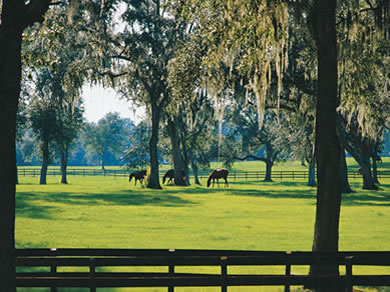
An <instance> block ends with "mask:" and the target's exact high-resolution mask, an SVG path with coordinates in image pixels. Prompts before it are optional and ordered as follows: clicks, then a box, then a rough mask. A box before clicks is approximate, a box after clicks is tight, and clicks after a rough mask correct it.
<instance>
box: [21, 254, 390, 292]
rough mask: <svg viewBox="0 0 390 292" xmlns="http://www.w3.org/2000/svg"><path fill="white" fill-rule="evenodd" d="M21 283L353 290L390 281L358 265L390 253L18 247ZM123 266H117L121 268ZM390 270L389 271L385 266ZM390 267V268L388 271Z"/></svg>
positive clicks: (383, 260) (382, 261)
mask: <svg viewBox="0 0 390 292" xmlns="http://www.w3.org/2000/svg"><path fill="white" fill-rule="evenodd" d="M15 262H16V266H17V273H16V285H17V287H51V291H56V289H57V288H58V287H78V288H82V287H84V288H89V289H90V291H96V288H99V287H167V289H168V291H169V292H171V291H174V288H175V287H202V286H208V287H221V291H227V287H228V286H284V291H290V286H306V287H311V288H315V287H325V286H329V285H338V286H341V287H343V289H345V291H349V292H352V291H353V286H373V287H375V286H377V287H378V286H390V273H389V272H388V273H387V274H381V275H356V274H353V268H354V267H356V266H387V267H389V266H390V252H338V253H312V252H262V251H231V250H153V249H152V250H148V249H143V250H141V249H139V250H133V249H17V250H16V259H15ZM311 264H318V265H338V266H345V275H340V276H326V275H322V276H312V275H303V274H294V273H292V272H291V271H292V270H291V269H292V267H293V266H297V265H298V266H302V265H305V266H308V265H311ZM275 265H276V266H282V267H284V273H283V274H276V275H274V274H272V275H265V274H253V273H251V274H237V273H235V274H234V273H231V272H230V271H229V267H232V266H275ZM113 266H114V267H123V268H125V267H126V268H127V269H128V267H139V266H143V267H165V272H142V273H141V272H128V270H127V272H125V271H122V272H120V271H119V272H118V271H116V272H109V271H108V270H107V269H106V270H104V267H113ZM182 266H191V267H201V266H204V267H218V269H219V272H217V273H195V272H189V273H181V272H177V270H176V269H177V268H178V267H182ZM25 267H40V270H42V267H46V269H47V271H45V272H42V271H39V272H37V271H31V270H30V271H24V272H21V271H20V269H21V268H24V269H25ZM62 267H87V268H88V271H87V272H86V271H84V272H64V271H62V272H59V271H57V270H58V269H61V268H62ZM116 269H117V268H116ZM385 271H386V270H385ZM387 271H388V270H387Z"/></svg>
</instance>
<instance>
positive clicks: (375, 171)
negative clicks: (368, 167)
mask: <svg viewBox="0 0 390 292" xmlns="http://www.w3.org/2000/svg"><path fill="white" fill-rule="evenodd" d="M371 158H372V177H373V179H374V183H376V184H379V180H378V165H377V164H376V158H377V154H376V153H374V155H372V156H371Z"/></svg>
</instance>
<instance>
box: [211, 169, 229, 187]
mask: <svg viewBox="0 0 390 292" xmlns="http://www.w3.org/2000/svg"><path fill="white" fill-rule="evenodd" d="M228 175H229V170H227V169H226V168H221V169H218V168H217V169H214V170H213V171H212V172H211V173H210V175H209V178H208V179H207V187H209V186H210V184H211V180H212V181H213V187H214V183H215V180H217V184H218V187H219V179H220V178H223V179H224V180H225V186H226V187H229V183H228V181H227V177H228Z"/></svg>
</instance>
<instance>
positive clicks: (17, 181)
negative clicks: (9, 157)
mask: <svg viewBox="0 0 390 292" xmlns="http://www.w3.org/2000/svg"><path fill="white" fill-rule="evenodd" d="M15 184H16V185H18V184H19V175H18V166H17V165H16V182H15Z"/></svg>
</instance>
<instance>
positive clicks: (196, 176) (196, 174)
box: [191, 159, 200, 185]
mask: <svg viewBox="0 0 390 292" xmlns="http://www.w3.org/2000/svg"><path fill="white" fill-rule="evenodd" d="M191 168H192V171H193V173H194V180H195V184H197V185H200V181H199V176H198V165H197V164H196V162H195V161H194V160H193V159H192V160H191Z"/></svg>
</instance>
